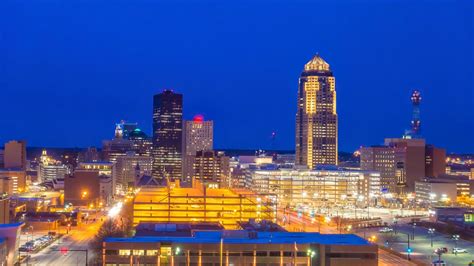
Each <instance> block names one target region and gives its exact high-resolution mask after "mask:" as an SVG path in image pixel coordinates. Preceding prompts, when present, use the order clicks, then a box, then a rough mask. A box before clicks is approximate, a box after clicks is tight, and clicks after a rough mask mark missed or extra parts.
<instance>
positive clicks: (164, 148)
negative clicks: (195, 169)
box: [152, 90, 183, 180]
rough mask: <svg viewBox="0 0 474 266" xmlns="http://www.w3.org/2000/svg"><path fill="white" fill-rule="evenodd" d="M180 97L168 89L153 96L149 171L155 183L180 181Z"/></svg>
mask: <svg viewBox="0 0 474 266" xmlns="http://www.w3.org/2000/svg"><path fill="white" fill-rule="evenodd" d="M182 138H183V95H182V94H178V93H174V92H173V91H171V90H165V91H164V92H162V93H160V94H157V95H155V96H154V97H153V171H152V175H153V177H154V178H155V179H157V180H162V179H170V180H181V179H182V148H183V147H182V141H183V140H182Z"/></svg>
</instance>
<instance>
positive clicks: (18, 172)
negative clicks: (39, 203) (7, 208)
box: [0, 168, 26, 194]
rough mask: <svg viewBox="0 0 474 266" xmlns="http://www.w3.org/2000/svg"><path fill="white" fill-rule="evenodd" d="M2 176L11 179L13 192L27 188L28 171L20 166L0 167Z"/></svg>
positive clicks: (19, 191)
mask: <svg viewBox="0 0 474 266" xmlns="http://www.w3.org/2000/svg"><path fill="white" fill-rule="evenodd" d="M0 178H7V179H11V182H12V184H11V194H17V193H21V192H24V191H25V190H26V172H25V171H24V170H22V169H20V168H9V169H0ZM8 187H10V185H8ZM2 192H4V191H2Z"/></svg>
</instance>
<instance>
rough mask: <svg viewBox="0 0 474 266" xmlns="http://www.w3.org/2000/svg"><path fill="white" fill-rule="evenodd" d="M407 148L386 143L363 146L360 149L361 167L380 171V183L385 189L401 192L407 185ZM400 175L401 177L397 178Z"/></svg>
mask: <svg viewBox="0 0 474 266" xmlns="http://www.w3.org/2000/svg"><path fill="white" fill-rule="evenodd" d="M404 164H405V150H404V149H402V148H396V147H391V146H384V145H375V146H371V147H362V148H361V149H360V168H361V169H362V170H366V171H376V172H379V173H380V183H381V187H382V188H383V189H384V191H390V192H393V193H397V192H399V190H398V188H399V187H400V186H402V187H405V186H406V183H405V180H403V179H404V177H405V167H404ZM397 177H399V178H400V179H399V178H397Z"/></svg>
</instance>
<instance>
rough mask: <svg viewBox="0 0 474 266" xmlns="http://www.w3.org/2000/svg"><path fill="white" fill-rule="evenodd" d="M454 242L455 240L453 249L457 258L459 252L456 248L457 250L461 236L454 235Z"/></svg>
mask: <svg viewBox="0 0 474 266" xmlns="http://www.w3.org/2000/svg"><path fill="white" fill-rule="evenodd" d="M453 240H454V249H453V253H454V255H455V256H457V255H458V253H457V251H456V248H457V244H458V240H459V235H453Z"/></svg>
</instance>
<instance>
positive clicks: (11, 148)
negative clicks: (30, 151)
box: [3, 140, 26, 169]
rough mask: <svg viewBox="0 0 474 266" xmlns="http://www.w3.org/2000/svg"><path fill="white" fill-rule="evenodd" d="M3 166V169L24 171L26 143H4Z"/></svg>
mask: <svg viewBox="0 0 474 266" xmlns="http://www.w3.org/2000/svg"><path fill="white" fill-rule="evenodd" d="M3 164H4V167H5V168H21V169H26V141H23V140H20V141H17V140H12V141H9V142H7V143H5V150H4V155H3Z"/></svg>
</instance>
